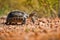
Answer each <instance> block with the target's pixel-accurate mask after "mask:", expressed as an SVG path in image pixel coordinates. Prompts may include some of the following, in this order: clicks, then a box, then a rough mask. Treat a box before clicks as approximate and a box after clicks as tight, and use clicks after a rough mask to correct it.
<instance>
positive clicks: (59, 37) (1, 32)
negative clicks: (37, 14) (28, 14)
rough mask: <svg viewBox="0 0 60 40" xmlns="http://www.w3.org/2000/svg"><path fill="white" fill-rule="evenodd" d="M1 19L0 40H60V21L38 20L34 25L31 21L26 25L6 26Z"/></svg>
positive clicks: (27, 21)
mask: <svg viewBox="0 0 60 40" xmlns="http://www.w3.org/2000/svg"><path fill="white" fill-rule="evenodd" d="M5 21H6V18H4V17H1V18H0V40H60V19H59V18H55V19H50V18H38V19H37V20H35V23H34V24H33V23H32V22H31V21H30V20H29V19H27V20H26V24H24V25H6V24H4V23H5Z"/></svg>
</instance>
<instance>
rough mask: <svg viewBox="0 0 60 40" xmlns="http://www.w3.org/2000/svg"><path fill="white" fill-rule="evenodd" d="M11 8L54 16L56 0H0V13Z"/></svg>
mask: <svg viewBox="0 0 60 40" xmlns="http://www.w3.org/2000/svg"><path fill="white" fill-rule="evenodd" d="M11 10H21V11H25V12H27V13H31V12H32V11H33V10H36V11H37V14H38V16H39V17H42V16H43V17H56V16H57V13H58V0H0V15H3V14H7V12H9V11H11Z"/></svg>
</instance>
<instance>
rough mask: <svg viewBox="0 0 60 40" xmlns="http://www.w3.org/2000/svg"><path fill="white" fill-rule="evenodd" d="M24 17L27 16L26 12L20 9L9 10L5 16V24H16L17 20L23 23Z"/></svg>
mask: <svg viewBox="0 0 60 40" xmlns="http://www.w3.org/2000/svg"><path fill="white" fill-rule="evenodd" d="M26 18H28V14H26V13H24V12H22V11H11V12H10V13H9V14H8V16H7V19H6V23H5V24H17V23H19V22H21V24H25V22H26Z"/></svg>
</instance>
